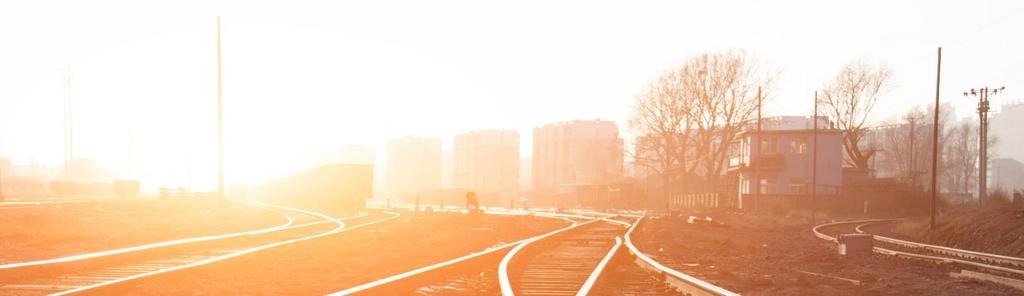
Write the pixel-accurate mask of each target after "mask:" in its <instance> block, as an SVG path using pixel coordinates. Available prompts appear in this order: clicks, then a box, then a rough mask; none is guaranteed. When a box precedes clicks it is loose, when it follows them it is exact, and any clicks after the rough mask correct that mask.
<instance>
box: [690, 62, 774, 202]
mask: <svg viewBox="0 0 1024 296" xmlns="http://www.w3.org/2000/svg"><path fill="white" fill-rule="evenodd" d="M680 75H682V82H683V83H684V85H685V86H684V89H685V90H686V92H687V96H688V97H689V98H690V99H691V100H694V112H693V116H694V117H695V120H694V125H695V128H696V133H695V137H696V142H695V147H694V148H695V153H696V156H697V157H698V159H697V160H698V162H696V163H694V164H693V168H692V169H691V171H694V170H698V171H697V172H698V173H700V174H701V175H703V176H704V177H705V179H706V180H707V184H708V185H709V186H716V185H717V183H718V178H719V176H721V174H722V172H723V171H724V170H725V168H726V165H727V163H726V161H727V160H728V157H729V149H730V144H731V143H732V142H733V141H734V140H736V137H737V136H738V134H739V132H740V131H741V130H742V129H744V128H748V127H749V126H750V123H751V121H752V120H753V119H754V118H753V117H754V116H755V112H756V111H757V104H758V99H759V98H758V97H757V96H758V91H759V89H760V92H761V93H760V95H761V98H764V97H765V96H767V94H768V93H769V92H770V91H771V90H772V87H773V85H774V82H775V80H774V79H775V77H776V76H777V75H778V74H777V73H776V72H775V71H774V70H772V69H769V67H767V66H764V65H762V64H761V63H760V62H758V61H757V60H756V59H754V58H752V57H750V56H749V55H747V54H746V53H745V52H742V51H728V52H720V53H710V54H703V55H700V56H698V57H695V58H693V59H690V60H689V61H688V62H687V63H686V64H685V65H683V68H682V69H680ZM698 165H699V166H698Z"/></svg>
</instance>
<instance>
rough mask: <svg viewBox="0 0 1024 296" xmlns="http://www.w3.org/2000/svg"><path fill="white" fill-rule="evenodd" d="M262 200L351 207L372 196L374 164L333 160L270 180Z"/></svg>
mask: <svg viewBox="0 0 1024 296" xmlns="http://www.w3.org/2000/svg"><path fill="white" fill-rule="evenodd" d="M256 192H258V195H259V197H260V198H261V199H263V200H268V201H272V202H274V203H277V204H283V205H289V206H294V207H300V208H308V209H314V210H316V209H351V208H357V207H361V206H363V205H364V200H365V199H368V198H371V197H373V166H372V165H365V164H330V165H322V166H319V167H315V168H312V169H309V170H305V171H302V172H299V173H296V174H293V175H290V176H287V177H284V178H280V179H277V180H274V181H270V182H267V183H266V184H263V185H262V186H260V188H259V190H257V191H256Z"/></svg>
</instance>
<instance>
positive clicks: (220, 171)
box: [217, 16, 224, 198]
mask: <svg viewBox="0 0 1024 296" xmlns="http://www.w3.org/2000/svg"><path fill="white" fill-rule="evenodd" d="M217 196H218V197H220V198H224V95H223V93H222V89H221V64H220V17H219V16H218V17H217Z"/></svg>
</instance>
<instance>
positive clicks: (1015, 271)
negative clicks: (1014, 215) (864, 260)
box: [812, 219, 1024, 275]
mask: <svg viewBox="0 0 1024 296" xmlns="http://www.w3.org/2000/svg"><path fill="white" fill-rule="evenodd" d="M891 220H896V219H869V220H852V221H839V222H832V223H826V224H822V225H818V226H815V227H814V228H813V229H812V230H813V231H814V232H815V235H816V236H818V237H819V238H822V239H824V240H827V241H830V242H835V243H838V240H837V239H836V238H835V237H833V236H829V235H827V234H824V233H822V232H820V228H824V227H828V226H835V225H842V224H857V223H860V225H858V226H857V227H856V228H855V229H857V228H861V226H864V225H867V224H876V223H885V222H889V221H891ZM872 236H874V237H877V235H872ZM901 241H902V240H901ZM903 242H906V243H909V244H910V245H926V244H921V243H915V242H909V241H903ZM898 245H899V244H898ZM932 246H934V245H932ZM911 248H918V249H921V247H911ZM949 249H953V250H959V249H954V248H949ZM964 251H966V250H964ZM872 252H875V253H879V254H884V255H890V256H896V257H903V258H909V259H919V260H925V261H931V262H940V263H958V264H964V265H969V266H974V267H978V268H984V269H990V270H996V271H1002V272H1007V273H1012V274H1017V275H1024V270H1019V269H1014V268H1008V267H1003V266H996V265H991V264H985V263H980V262H974V261H968V260H963V259H958V258H949V257H940V256H932V255H923V254H915V253H910V252H904V251H897V250H892V249H888V248H883V247H873V248H872ZM972 252H973V251H972ZM993 255H994V254H993Z"/></svg>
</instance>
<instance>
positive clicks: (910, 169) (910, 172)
mask: <svg viewBox="0 0 1024 296" xmlns="http://www.w3.org/2000/svg"><path fill="white" fill-rule="evenodd" d="M906 120H907V123H909V124H910V135H909V136H910V137H909V138H910V139H909V140H910V148H908V149H907V151H908V153H909V154H910V155H909V156H910V157H908V160H907V178H908V179H910V185H911V186H913V187H915V188H916V187H917V161H916V160H915V159H914V154H915V152H917V151H916V150H917V145H916V144H915V143H914V140H915V138H917V133H915V132H914V127H915V126H916V125H917V117H914V116H912V115H911V114H907V117H906Z"/></svg>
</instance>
